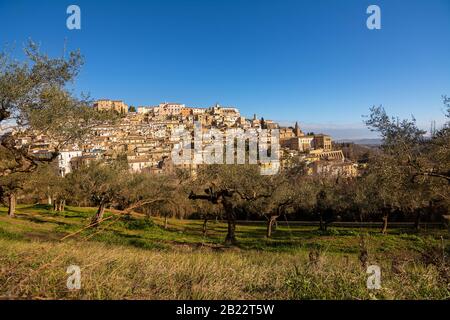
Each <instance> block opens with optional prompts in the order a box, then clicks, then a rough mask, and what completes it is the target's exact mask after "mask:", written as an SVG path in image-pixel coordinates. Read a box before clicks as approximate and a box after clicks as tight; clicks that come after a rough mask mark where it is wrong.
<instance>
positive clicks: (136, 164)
mask: <svg viewBox="0 0 450 320" xmlns="http://www.w3.org/2000/svg"><path fill="white" fill-rule="evenodd" d="M93 108H94V109H95V110H96V111H98V112H104V111H115V112H117V113H118V114H119V115H120V117H119V121H117V122H116V123H114V124H104V125H100V126H96V127H94V128H92V130H91V134H90V135H89V136H88V138H86V139H85V140H84V141H83V143H77V144H74V145H70V146H67V147H66V148H65V149H63V150H59V156H58V166H59V173H60V175H61V176H65V175H66V174H68V173H70V172H71V171H72V170H73V169H75V168H79V167H80V166H82V165H88V164H89V163H90V162H91V161H95V160H100V159H104V160H108V159H115V158H117V157H119V156H123V157H126V160H127V162H128V166H129V170H130V172H149V173H152V174H164V173H165V172H170V171H172V170H173V169H174V167H177V164H174V162H173V161H172V159H171V151H172V149H173V148H174V145H176V144H177V143H179V140H178V139H177V138H176V137H175V136H174V135H173V134H172V133H173V130H174V129H175V128H177V127H178V126H180V125H183V126H184V127H186V128H187V129H192V128H193V126H194V123H200V124H201V126H202V130H204V131H206V130H208V129H211V128H215V129H218V130H220V131H225V130H227V129H230V128H240V129H243V130H251V129H253V130H260V129H269V130H271V129H278V131H279V145H280V149H279V152H280V154H279V159H280V161H279V165H280V166H281V168H285V167H288V166H290V165H292V163H293V159H297V160H299V161H302V162H304V163H305V165H306V166H307V172H308V173H309V174H326V175H344V176H355V175H357V165H356V164H355V163H353V162H352V161H349V160H348V159H345V157H344V154H343V152H342V151H341V150H335V149H334V148H333V146H334V144H333V143H332V138H331V137H330V136H329V135H326V134H314V133H304V132H303V131H302V130H301V129H300V127H299V125H298V123H295V126H294V127H281V126H280V125H279V124H278V123H276V122H274V121H272V120H265V119H264V118H257V116H256V114H255V115H254V116H253V117H252V118H250V119H248V118H246V117H244V116H243V115H241V113H240V111H239V110H238V109H237V108H234V107H224V106H220V105H219V104H216V105H214V106H212V107H209V108H197V107H188V106H186V105H184V104H180V103H167V102H164V103H160V104H159V105H156V106H139V107H137V108H135V107H132V106H128V105H127V104H126V103H125V102H124V101H121V100H109V99H102V100H98V101H96V102H95V103H94V104H93ZM18 141H19V144H23V145H27V146H29V148H30V150H31V152H32V153H33V154H35V155H36V156H43V155H45V154H46V153H48V152H50V151H52V141H51V140H50V139H49V138H47V137H46V136H45V135H34V134H30V133H27V134H26V135H24V134H22V135H20V139H19V140H18ZM202 143H203V145H206V144H208V141H207V139H205V140H204V141H202ZM178 166H183V167H184V168H187V169H189V170H190V171H191V172H192V173H195V170H196V168H197V164H188V165H186V164H183V165H178Z"/></svg>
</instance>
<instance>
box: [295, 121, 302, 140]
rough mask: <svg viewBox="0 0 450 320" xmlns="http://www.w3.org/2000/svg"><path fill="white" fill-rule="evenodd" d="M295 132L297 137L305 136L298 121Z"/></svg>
mask: <svg viewBox="0 0 450 320" xmlns="http://www.w3.org/2000/svg"><path fill="white" fill-rule="evenodd" d="M294 134H295V136H296V137H301V136H303V132H302V130H300V127H299V126H298V122H295V128H294Z"/></svg>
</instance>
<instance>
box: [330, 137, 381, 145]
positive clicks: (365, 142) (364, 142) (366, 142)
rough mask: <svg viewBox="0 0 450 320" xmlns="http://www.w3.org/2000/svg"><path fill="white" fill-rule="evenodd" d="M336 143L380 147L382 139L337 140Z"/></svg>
mask: <svg viewBox="0 0 450 320" xmlns="http://www.w3.org/2000/svg"><path fill="white" fill-rule="evenodd" d="M336 142H338V143H339V142H340V143H343V142H347V143H348V142H352V143H354V144H361V145H371V146H379V145H381V143H382V141H381V139H340V140H336Z"/></svg>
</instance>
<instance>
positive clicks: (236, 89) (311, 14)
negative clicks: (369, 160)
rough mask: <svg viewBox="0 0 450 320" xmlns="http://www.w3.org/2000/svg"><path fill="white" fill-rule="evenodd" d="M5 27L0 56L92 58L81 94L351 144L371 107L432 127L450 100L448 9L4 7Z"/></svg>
mask: <svg viewBox="0 0 450 320" xmlns="http://www.w3.org/2000/svg"><path fill="white" fill-rule="evenodd" d="M70 4H77V5H79V6H80V8H81V19H82V22H81V30H68V29H67V28H66V19H67V17H68V15H67V14H66V8H67V7H68V6H69V5H70ZM370 4H377V5H379V6H380V8H381V23H382V29H381V30H368V29H367V27H366V19H367V17H368V15H367V14H366V8H367V7H368V6H369V5H370ZM0 21H1V27H0V44H1V46H2V47H3V46H4V45H5V44H15V47H16V48H17V50H18V51H19V50H20V49H21V47H22V45H23V44H24V42H25V41H26V40H27V39H28V38H32V39H33V40H35V41H36V42H39V43H40V44H41V46H42V49H43V51H47V52H49V53H50V54H58V55H59V54H61V52H62V49H63V46H64V41H65V39H67V46H68V48H69V49H77V48H79V49H80V50H81V51H82V53H83V55H84V56H85V59H86V64H85V66H84V67H83V70H82V73H81V75H80V77H79V78H78V81H77V83H76V91H77V92H87V93H89V94H90V95H91V97H92V98H113V99H123V100H124V101H125V102H127V103H128V104H130V105H154V104H158V103H159V102H163V101H171V102H181V103H185V104H187V105H189V106H199V107H208V106H210V105H212V104H214V103H216V102H218V103H220V104H223V105H233V106H236V107H238V108H240V109H241V111H242V113H243V114H245V115H248V116H251V115H253V114H254V113H256V114H258V116H264V117H265V118H266V119H274V120H277V121H281V122H282V123H291V122H293V121H296V120H297V121H299V122H300V123H301V125H302V126H303V127H305V128H306V129H311V130H316V131H317V130H321V131H327V130H328V131H330V132H331V133H332V134H334V135H335V136H336V137H337V138H355V137H369V136H370V135H371V134H370V132H368V131H367V130H365V129H362V127H363V125H362V117H361V116H362V115H363V114H367V113H368V109H369V107H370V106H372V105H383V106H384V107H385V108H386V109H387V111H388V112H389V113H391V114H392V115H398V116H400V117H409V116H410V115H411V114H413V115H414V116H415V117H416V118H417V120H418V122H419V123H421V124H422V125H423V126H424V127H426V128H428V126H429V123H430V121H431V120H437V121H438V123H439V122H442V119H443V111H442V109H443V107H442V100H441V95H443V94H448V95H450V1H449V0H429V1H425V0H421V1H417V0H416V1H415V0H408V1H404V0H389V1H378V0H371V1H365V0H358V1H356V0H342V1H337V0H328V1H320V0H308V1H306V0H304V1H301V0H296V1H283V0H280V1H275V0H271V1H265V0H240V1H237V0H149V1H131V0H130V1H77V0H73V1H61V0H59V1H57V0H54V1H48V0H47V1H20V0H15V1H11V0H10V1H4V0H0Z"/></svg>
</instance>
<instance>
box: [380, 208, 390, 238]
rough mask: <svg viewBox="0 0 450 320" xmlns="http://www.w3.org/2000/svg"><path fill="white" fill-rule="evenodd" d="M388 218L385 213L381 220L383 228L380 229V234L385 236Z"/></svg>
mask: <svg viewBox="0 0 450 320" xmlns="http://www.w3.org/2000/svg"><path fill="white" fill-rule="evenodd" d="M388 218H389V215H388V214H387V213H386V214H384V215H383V218H382V219H383V227H382V228H381V233H382V234H386V232H387V227H388Z"/></svg>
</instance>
